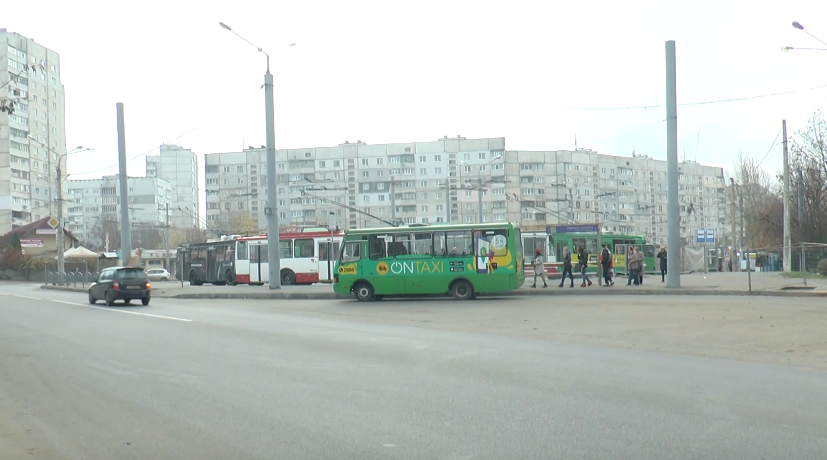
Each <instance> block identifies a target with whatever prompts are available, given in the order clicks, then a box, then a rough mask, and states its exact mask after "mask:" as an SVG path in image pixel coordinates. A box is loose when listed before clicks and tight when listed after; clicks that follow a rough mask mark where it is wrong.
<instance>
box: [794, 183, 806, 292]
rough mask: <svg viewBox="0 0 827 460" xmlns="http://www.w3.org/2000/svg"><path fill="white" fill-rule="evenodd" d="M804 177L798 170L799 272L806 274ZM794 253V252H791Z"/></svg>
mask: <svg viewBox="0 0 827 460" xmlns="http://www.w3.org/2000/svg"><path fill="white" fill-rule="evenodd" d="M803 188H804V175H803V174H801V170H800V169H799V170H798V242H799V243H801V257H799V259H798V261H799V271H800V272H801V273H804V268H805V267H804V225H802V222H803V221H804V204H803V203H804V193H803V190H802V189H803ZM791 252H792V251H791ZM804 284H807V278H804Z"/></svg>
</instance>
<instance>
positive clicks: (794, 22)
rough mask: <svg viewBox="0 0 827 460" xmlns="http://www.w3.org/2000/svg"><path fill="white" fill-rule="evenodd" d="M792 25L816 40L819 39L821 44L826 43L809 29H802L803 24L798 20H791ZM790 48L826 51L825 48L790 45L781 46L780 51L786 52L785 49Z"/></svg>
mask: <svg viewBox="0 0 827 460" xmlns="http://www.w3.org/2000/svg"><path fill="white" fill-rule="evenodd" d="M792 25H793V27H794V28H796V29H798V30H800V31H802V32H804V33H805V34H807V35H809V36H811V37H813V38H815V39H816V40H818V41H819V42H820V43H821V44H822V45H827V42H825V41H824V40H822V39H820V38H818V37H816V36H815V35H813V34H811V33H810V32H809V31H807V30H804V26H802V25H801V23H800V22H798V21H793V24H792ZM790 50H810V51H827V48H794V47H792V46H785V47H783V48H781V51H784V52H787V51H790Z"/></svg>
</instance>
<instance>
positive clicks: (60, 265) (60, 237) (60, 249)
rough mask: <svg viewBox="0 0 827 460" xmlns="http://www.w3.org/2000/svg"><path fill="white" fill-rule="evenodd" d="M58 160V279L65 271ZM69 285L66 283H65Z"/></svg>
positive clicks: (61, 180)
mask: <svg viewBox="0 0 827 460" xmlns="http://www.w3.org/2000/svg"><path fill="white" fill-rule="evenodd" d="M49 153H50V152H49V149H48V148H47V149H46V155H47V156H51V155H49ZM60 160H62V157H58V158H57V228H56V229H55V230H56V231H57V233H56V236H57V245H56V246H55V247H56V248H57V273H58V279H60V278H59V277H61V276H63V272H64V270H65V266H64V264H63V249H64V243H65V242H66V231H65V230H64V228H63V178H62V177H61V168H60ZM66 283H67V284H68V283H69V282H68V281H67V282H66Z"/></svg>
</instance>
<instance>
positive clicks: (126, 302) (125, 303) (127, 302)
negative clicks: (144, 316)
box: [123, 299, 132, 305]
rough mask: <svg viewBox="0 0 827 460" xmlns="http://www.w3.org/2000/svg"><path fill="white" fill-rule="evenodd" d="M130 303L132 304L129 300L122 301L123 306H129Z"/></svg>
mask: <svg viewBox="0 0 827 460" xmlns="http://www.w3.org/2000/svg"><path fill="white" fill-rule="evenodd" d="M131 302H132V301H131V300H129V299H124V301H123V304H124V305H129V304H130V303H131Z"/></svg>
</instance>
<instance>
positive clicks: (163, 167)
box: [146, 144, 201, 228]
mask: <svg viewBox="0 0 827 460" xmlns="http://www.w3.org/2000/svg"><path fill="white" fill-rule="evenodd" d="M146 175H147V177H160V178H162V179H166V180H168V181H169V182H170V184H172V200H171V204H170V209H171V211H170V218H169V220H170V225H171V226H173V227H178V228H200V227H201V225H200V222H201V216H200V213H199V203H200V200H199V192H198V157H197V156H196V155H195V153H193V151H192V150H190V149H185V148H183V147H180V146H177V145H166V144H165V145H162V146H161V150H160V153H159V154H158V155H148V156H147V157H146Z"/></svg>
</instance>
